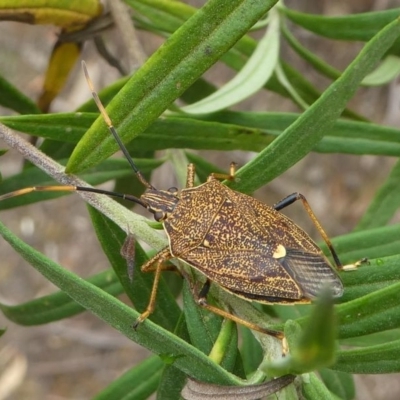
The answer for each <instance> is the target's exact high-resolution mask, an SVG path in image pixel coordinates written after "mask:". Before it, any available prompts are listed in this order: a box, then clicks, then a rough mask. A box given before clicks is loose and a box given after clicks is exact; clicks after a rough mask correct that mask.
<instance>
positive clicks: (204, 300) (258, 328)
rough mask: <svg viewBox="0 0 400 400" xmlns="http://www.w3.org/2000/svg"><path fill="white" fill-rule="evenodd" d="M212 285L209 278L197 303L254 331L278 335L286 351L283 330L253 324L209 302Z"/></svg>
mask: <svg viewBox="0 0 400 400" xmlns="http://www.w3.org/2000/svg"><path fill="white" fill-rule="evenodd" d="M210 285H211V282H210V280H209V279H207V281H206V282H205V283H204V285H203V287H202V288H201V290H200V293H199V295H198V297H197V303H198V304H199V305H200V306H202V307H203V308H205V309H206V310H208V311H211V312H213V313H214V314H217V315H220V316H221V317H224V318H227V319H230V320H232V321H233V322H236V323H237V324H241V325H243V326H246V327H247V328H249V329H252V330H254V331H257V332H261V333H264V334H266V335H270V336H273V337H276V338H277V339H279V340H281V341H282V345H283V349H284V350H283V351H284V353H286V350H287V349H286V345H285V341H284V340H285V336H284V334H283V333H282V332H279V331H274V330H272V329H268V328H263V327H261V326H258V325H256V324H253V323H252V322H249V321H246V320H245V319H242V318H240V317H237V316H236V315H233V314H231V313H229V312H227V311H224V310H222V309H220V308H218V307H215V306H211V305H210V304H208V303H207V298H206V297H207V294H208V292H209V290H210Z"/></svg>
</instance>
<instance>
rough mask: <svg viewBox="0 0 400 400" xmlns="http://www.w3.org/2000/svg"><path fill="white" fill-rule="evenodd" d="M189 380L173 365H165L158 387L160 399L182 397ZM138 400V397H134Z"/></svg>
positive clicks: (168, 399) (166, 399)
mask: <svg viewBox="0 0 400 400" xmlns="http://www.w3.org/2000/svg"><path fill="white" fill-rule="evenodd" d="M186 381H187V376H186V375H185V374H184V373H183V372H182V371H180V370H179V369H177V368H175V367H174V366H173V365H167V366H165V367H164V370H163V373H162V375H161V379H160V384H159V385H158V388H157V399H158V400H175V399H181V396H180V394H181V391H182V389H183V387H184V385H185V383H186ZM133 400H136V399H133Z"/></svg>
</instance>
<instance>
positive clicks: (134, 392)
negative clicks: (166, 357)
mask: <svg viewBox="0 0 400 400" xmlns="http://www.w3.org/2000/svg"><path fill="white" fill-rule="evenodd" d="M163 368H164V363H163V362H162V361H161V359H160V357H158V356H152V357H149V358H147V359H146V360H144V361H142V362H141V363H140V364H139V365H137V366H135V367H134V368H131V369H130V370H129V371H127V372H125V373H124V374H123V375H122V376H120V377H119V378H117V379H116V380H114V381H113V382H112V383H111V384H110V385H108V386H107V387H106V388H105V389H103V390H102V391H101V392H100V393H98V394H97V395H96V396H94V397H93V400H109V399H121V400H122V399H123V400H147V399H148V398H149V397H150V395H151V394H152V393H154V392H155V391H156V390H157V387H158V384H159V382H160V377H161V374H162V371H163Z"/></svg>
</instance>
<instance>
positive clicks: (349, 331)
mask: <svg viewBox="0 0 400 400" xmlns="http://www.w3.org/2000/svg"><path fill="white" fill-rule="evenodd" d="M399 310H400V282H397V283H395V284H393V285H389V286H387V287H384V288H383V289H380V290H377V291H375V292H373V293H370V294H367V295H365V296H363V297H360V298H358V299H355V300H352V301H349V302H347V303H344V304H340V305H338V306H337V308H336V311H337V315H338V318H339V321H340V323H339V337H340V338H348V337H354V336H363V335H367V334H369V333H374V332H379V331H385V330H388V329H393V328H398V327H400V312H399Z"/></svg>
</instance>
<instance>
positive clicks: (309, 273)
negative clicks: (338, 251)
mask: <svg viewBox="0 0 400 400" xmlns="http://www.w3.org/2000/svg"><path fill="white" fill-rule="evenodd" d="M278 261H279V263H280V264H281V265H282V266H283V267H284V268H285V270H286V271H287V272H289V274H290V275H291V276H292V277H293V279H294V280H295V281H296V282H297V283H298V284H299V286H301V288H302V289H303V292H304V294H305V296H307V297H308V298H312V297H315V296H317V295H318V292H319V291H320V290H321V289H322V287H323V286H324V285H328V286H329V287H331V289H332V293H333V296H334V297H340V296H341V295H342V294H343V285H342V282H341V281H340V279H339V278H338V276H337V274H336V273H335V272H334V271H333V270H332V268H331V267H330V265H329V264H328V262H327V260H326V259H325V257H324V256H323V255H320V254H315V253H309V252H307V251H305V250H298V249H286V255H285V256H284V257H282V258H279V259H278Z"/></svg>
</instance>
